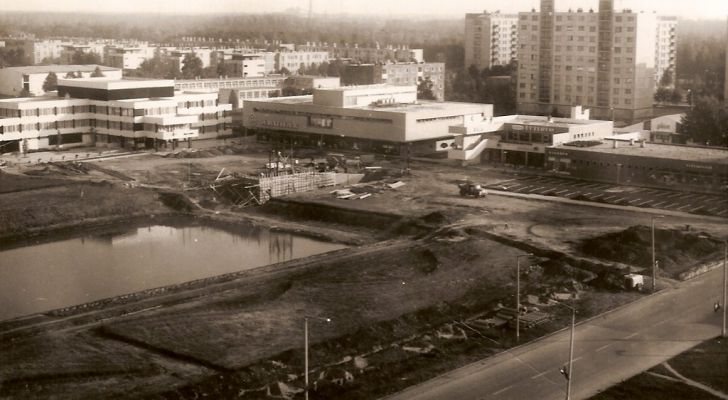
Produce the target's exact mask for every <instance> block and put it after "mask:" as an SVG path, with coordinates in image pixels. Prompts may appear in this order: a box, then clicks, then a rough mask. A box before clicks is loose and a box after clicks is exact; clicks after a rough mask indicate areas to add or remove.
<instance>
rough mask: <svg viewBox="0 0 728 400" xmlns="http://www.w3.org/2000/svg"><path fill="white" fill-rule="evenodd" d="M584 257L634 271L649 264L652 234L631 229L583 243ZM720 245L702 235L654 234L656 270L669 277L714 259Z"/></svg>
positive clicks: (647, 229) (645, 229) (661, 231)
mask: <svg viewBox="0 0 728 400" xmlns="http://www.w3.org/2000/svg"><path fill="white" fill-rule="evenodd" d="M579 250H581V251H582V252H583V253H584V254H586V255H589V256H592V257H596V258H601V259H605V260H610V261H616V262H620V263H625V264H629V265H633V266H636V267H644V268H650V267H651V264H652V234H651V229H650V227H649V226H641V225H640V226H632V227H629V228H627V229H625V230H623V231H620V232H614V233H608V234H605V235H601V236H596V237H592V238H589V239H584V240H582V241H581V244H580V246H579ZM720 250H721V242H720V241H719V240H716V239H714V238H713V237H711V236H710V235H709V234H707V233H704V232H692V231H687V230H679V229H656V230H655V254H656V259H657V260H658V261H659V267H660V269H661V270H662V271H663V272H667V273H669V274H671V275H675V276H676V275H677V274H678V273H680V272H682V271H684V270H687V269H689V268H690V267H693V266H695V265H698V264H701V263H704V262H706V261H709V260H711V259H713V258H716V257H717V256H718V255H719V253H720Z"/></svg>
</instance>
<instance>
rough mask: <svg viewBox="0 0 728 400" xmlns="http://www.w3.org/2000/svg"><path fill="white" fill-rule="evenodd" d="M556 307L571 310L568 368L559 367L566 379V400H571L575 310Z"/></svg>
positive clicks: (562, 304)
mask: <svg viewBox="0 0 728 400" xmlns="http://www.w3.org/2000/svg"><path fill="white" fill-rule="evenodd" d="M556 304H558V305H561V306H564V307H568V308H569V309H571V337H570V339H569V366H568V367H566V368H564V367H561V370H560V372H561V373H562V374H563V375H564V377H565V378H566V400H571V381H572V379H573V378H574V370H573V366H574V330H575V326H576V309H575V308H574V307H572V306H569V305H566V304H564V303H556Z"/></svg>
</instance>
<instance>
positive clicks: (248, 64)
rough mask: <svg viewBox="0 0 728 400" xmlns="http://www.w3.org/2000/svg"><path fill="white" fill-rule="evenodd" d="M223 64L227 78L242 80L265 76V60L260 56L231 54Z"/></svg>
mask: <svg viewBox="0 0 728 400" xmlns="http://www.w3.org/2000/svg"><path fill="white" fill-rule="evenodd" d="M226 57H228V56H227V55H226ZM223 62H224V63H225V66H226V68H227V71H228V73H229V76H233V77H243V78H253V77H262V76H265V58H264V57H263V56H262V55H261V54H240V53H233V54H230V55H229V58H226V59H225V60H223Z"/></svg>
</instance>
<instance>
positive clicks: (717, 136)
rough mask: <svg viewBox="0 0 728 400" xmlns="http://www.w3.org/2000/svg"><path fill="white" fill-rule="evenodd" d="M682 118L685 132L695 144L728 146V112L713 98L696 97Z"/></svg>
mask: <svg viewBox="0 0 728 400" xmlns="http://www.w3.org/2000/svg"><path fill="white" fill-rule="evenodd" d="M694 103H695V105H694V106H693V107H692V108H691V109H690V111H688V112H687V113H686V114H685V116H684V117H683V118H682V121H681V123H682V129H683V132H684V133H685V134H686V135H688V137H690V139H692V140H693V142H695V143H700V144H705V145H712V146H721V145H722V146H728V112H727V111H726V110H725V109H724V108H723V106H722V104H721V103H720V101H718V99H717V98H716V97H713V96H696V98H695V99H694Z"/></svg>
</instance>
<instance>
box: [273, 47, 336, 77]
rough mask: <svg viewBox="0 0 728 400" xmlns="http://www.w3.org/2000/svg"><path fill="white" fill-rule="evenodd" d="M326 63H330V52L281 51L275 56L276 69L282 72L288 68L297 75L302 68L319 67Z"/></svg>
mask: <svg viewBox="0 0 728 400" xmlns="http://www.w3.org/2000/svg"><path fill="white" fill-rule="evenodd" d="M324 61H326V62H328V61H329V52H328V51H280V52H277V53H276V54H275V69H276V71H280V70H281V69H283V68H286V69H287V70H289V71H291V72H292V73H296V72H298V71H299V70H300V69H301V68H308V67H310V66H311V65H319V64H321V63H322V62H324Z"/></svg>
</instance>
